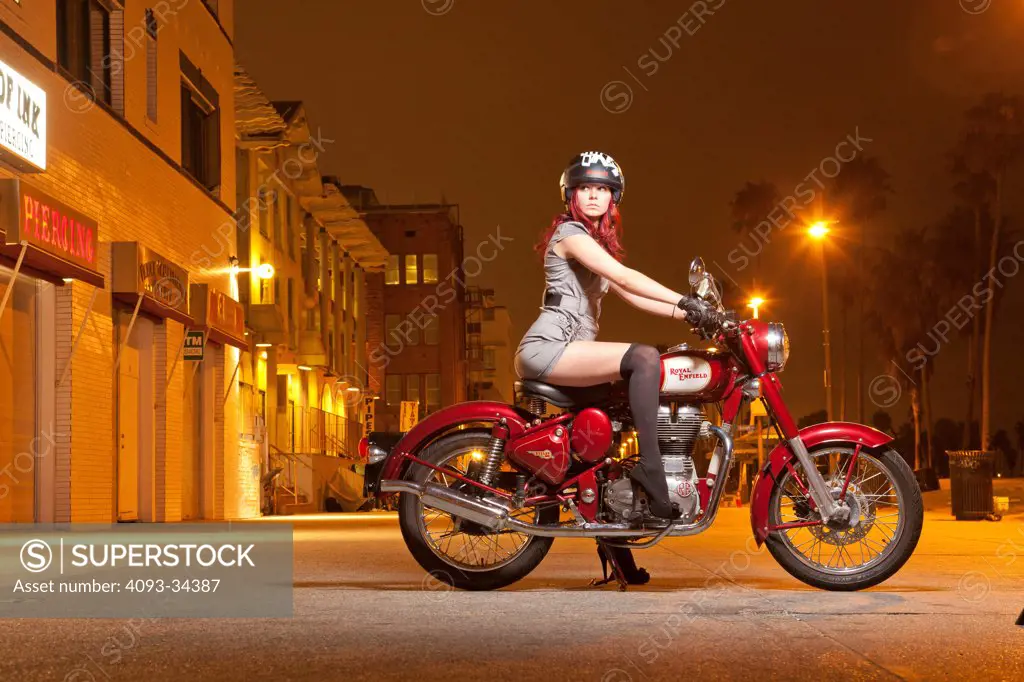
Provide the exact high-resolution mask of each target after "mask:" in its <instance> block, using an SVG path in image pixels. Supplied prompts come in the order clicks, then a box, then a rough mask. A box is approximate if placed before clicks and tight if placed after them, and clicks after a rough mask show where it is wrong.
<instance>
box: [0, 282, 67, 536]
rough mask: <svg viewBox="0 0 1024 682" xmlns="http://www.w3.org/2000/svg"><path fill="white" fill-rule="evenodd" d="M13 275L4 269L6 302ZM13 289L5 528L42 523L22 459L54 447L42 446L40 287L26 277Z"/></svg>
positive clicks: (6, 324)
mask: <svg viewBox="0 0 1024 682" xmlns="http://www.w3.org/2000/svg"><path fill="white" fill-rule="evenodd" d="M11 274H12V273H11V271H10V270H7V269H6V268H2V267H0V299H2V298H3V296H4V294H6V293H8V289H9V288H10V287H11V286H12V283H11ZM13 287H14V290H13V292H11V296H10V297H9V298H8V300H7V308H6V310H5V311H4V315H3V317H2V318H0V471H3V472H4V474H3V480H2V481H0V492H2V493H3V494H2V495H0V523H22V522H24V523H31V522H33V521H35V520H36V519H35V469H34V467H33V466H32V464H31V463H30V464H28V465H26V464H25V457H24V456H21V457H19V455H21V453H26V452H27V453H29V454H32V453H34V452H37V451H40V448H41V447H48V446H40V445H39V442H42V441H44V440H45V439H43V438H39V439H36V436H37V435H39V434H38V433H37V431H38V429H37V424H36V409H37V405H36V400H37V396H36V390H37V389H36V386H37V383H36V381H37V380H36V372H37V369H38V362H37V360H41V358H37V355H36V354H37V352H38V346H37V339H38V329H39V327H38V325H39V323H40V320H39V316H38V314H37V300H38V298H37V291H38V287H37V285H36V284H35V283H34V282H33V281H31V280H29V279H28V278H27V277H26V276H25V275H24V274H22V275H21V276H20V277H19V278H18V279H17V280H16V281H15V282H14V285H13ZM39 426H41V427H42V428H43V429H50V430H51V431H52V430H53V428H54V426H53V425H52V424H50V425H47V424H42V425H39ZM33 444H35V445H33Z"/></svg>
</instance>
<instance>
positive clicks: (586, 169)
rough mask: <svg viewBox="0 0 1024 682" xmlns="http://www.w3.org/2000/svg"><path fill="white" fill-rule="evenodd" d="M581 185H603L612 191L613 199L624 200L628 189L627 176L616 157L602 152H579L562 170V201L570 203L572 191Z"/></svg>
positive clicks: (616, 200) (615, 200) (560, 181)
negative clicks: (623, 196) (624, 174)
mask: <svg viewBox="0 0 1024 682" xmlns="http://www.w3.org/2000/svg"><path fill="white" fill-rule="evenodd" d="M580 185H602V186H604V187H607V188H608V189H610V190H611V191H612V201H614V202H615V203H616V204H618V203H620V202H621V201H622V195H623V193H624V192H625V191H626V178H625V176H623V174H622V169H621V168H620V167H619V164H617V163H616V162H615V159H613V158H612V157H610V156H608V155H607V154H604V153H602V152H583V153H582V154H577V155H576V156H574V157H573V158H572V160H571V161H570V162H569V166H568V167H567V168H566V169H565V170H564V171H562V177H561V179H560V180H559V181H558V186H559V188H560V189H561V193H562V201H563V202H565V203H566V204H568V203H569V202H570V200H571V199H572V191H573V190H574V189H575V188H577V187H579V186H580Z"/></svg>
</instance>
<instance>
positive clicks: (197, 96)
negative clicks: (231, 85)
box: [180, 53, 221, 194]
mask: <svg viewBox="0 0 1024 682" xmlns="http://www.w3.org/2000/svg"><path fill="white" fill-rule="evenodd" d="M180 65H181V77H182V78H181V166H182V168H184V169H185V171H187V172H188V174H189V175H191V176H192V177H193V178H195V179H196V181H197V182H198V183H199V184H201V185H202V186H203V187H205V188H206V189H208V190H209V191H210V192H213V193H214V194H216V193H217V192H219V190H220V176H221V167H220V108H219V106H220V98H219V97H218V95H217V91H216V90H214V88H213V86H212V85H210V82H209V81H207V80H206V78H205V77H204V76H203V74H202V72H201V71H200V70H199V69H198V68H197V67H196V66H195V65H194V64H192V62H191V61H189V59H188V58H187V57H186V56H185V55H184V53H180Z"/></svg>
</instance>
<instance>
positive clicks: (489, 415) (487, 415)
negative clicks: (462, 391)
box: [378, 400, 529, 494]
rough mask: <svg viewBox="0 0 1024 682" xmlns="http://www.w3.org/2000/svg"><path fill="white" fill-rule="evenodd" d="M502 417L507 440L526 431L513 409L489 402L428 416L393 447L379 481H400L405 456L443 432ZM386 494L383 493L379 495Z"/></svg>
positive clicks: (482, 401)
mask: <svg viewBox="0 0 1024 682" xmlns="http://www.w3.org/2000/svg"><path fill="white" fill-rule="evenodd" d="M503 417H504V419H505V423H506V425H507V426H508V430H509V438H514V437H515V436H518V435H519V434H521V433H522V432H523V431H525V430H526V429H527V428H528V427H529V423H528V422H527V419H526V418H525V417H524V416H523V414H522V413H520V412H519V411H518V410H517V409H516V408H514V407H512V406H511V405H506V404H505V403H499V402H492V401H488V400H473V401H470V402H465V403H458V404H456V405H452V406H451V407H446V408H444V409H441V410H438V411H437V412H433V413H431V414H430V415H429V416H428V417H427V418H426V419H424V420H423V421H421V422H419V423H418V424H416V426H414V427H412V428H411V429H409V431H408V432H407V433H406V434H405V435H404V436H402V439H401V440H400V441H398V442H397V443H396V444H395V447H394V448H392V450H391V453H390V454H389V455H388V458H387V460H385V462H384V467H383V468H382V469H381V475H380V480H382V481H386V480H394V479H397V478H399V477H400V475H401V471H402V465H403V464H404V463H405V461H406V460H405V456H406V455H409V454H415V453H417V452H419V451H420V449H422V448H423V446H424V445H426V444H427V443H429V442H430V441H432V440H434V439H435V438H436V437H437V436H439V435H440V434H442V433H444V432H445V431H449V430H451V429H452V428H453V427H455V426H458V425H460V424H466V423H470V422H490V423H493V422H497V421H499V420H500V419H502V418H503ZM378 494H386V493H378Z"/></svg>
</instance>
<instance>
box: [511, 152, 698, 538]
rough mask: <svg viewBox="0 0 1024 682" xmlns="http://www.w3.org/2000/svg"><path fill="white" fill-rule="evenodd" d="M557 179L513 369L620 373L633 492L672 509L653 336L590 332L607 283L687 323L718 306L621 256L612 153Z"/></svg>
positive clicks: (640, 304)
mask: <svg viewBox="0 0 1024 682" xmlns="http://www.w3.org/2000/svg"><path fill="white" fill-rule="evenodd" d="M559 184H560V186H561V192H562V200H563V202H564V203H565V205H566V212H565V213H564V214H562V215H560V216H558V217H557V218H555V220H554V222H553V223H552V224H551V227H550V228H548V230H547V231H546V232H545V234H544V237H543V239H542V240H541V242H540V243H539V244H538V245H537V250H538V251H539V252H540V253H541V254H542V256H543V258H544V279H545V291H544V301H543V305H542V307H541V313H540V316H539V317H538V318H537V321H536V322H534V323H533V325H532V326H531V327H530V329H529V330H528V331H527V332H526V335H525V336H524V337H523V340H522V341H521V342H520V344H519V348H518V349H517V350H516V355H515V367H516V373H517V374H518V375H519V377H520V378H522V379H535V380H538V381H543V382H545V383H549V384H554V385H558V386H591V385H594V384H600V383H605V382H609V381H616V380H618V379H620V378H621V379H625V380H627V381H628V391H629V406H630V411H631V412H632V414H633V421H634V423H635V425H636V428H637V432H638V440H639V446H640V447H639V450H640V462H639V464H637V465H636V466H635V467H633V470H632V472H631V474H630V478H631V481H632V485H633V495H634V500H636V499H637V497H638V492H639V491H638V488H643V490H644V492H645V493H646V497H647V507H648V510H649V511H650V513H651V514H653V515H654V516H657V517H661V518H664V519H675V518H679V515H680V514H679V509H678V507H677V506H676V505H673V504H671V503H670V501H669V494H668V484H667V481H666V477H665V468H664V465H663V464H662V460H661V452H660V450H659V448H658V425H657V414H658V394H659V391H660V382H661V363H660V354H659V353H658V350H657V349H656V348H655V347H654V346H648V345H644V344H639V343H609V342H604V341H595V340H594V339H595V338H596V337H597V331H598V323H597V320H598V318H599V317H600V315H601V299H602V297H603V296H604V295H605V293H607V292H608V290H609V288H610V289H611V290H613V291H614V292H615V293H617V294H618V295H619V296H621V297H622V298H623V299H625V300H626V302H627V303H629V304H631V305H633V306H635V307H637V308H639V309H640V310H644V311H647V312H649V313H652V314H654V315H659V316H661V317H670V318H673V319H678V320H680V321H682V320H686V321H687V322H688V323H689V324H690V325H692V326H694V327H704V326H705V325H711V324H714V323H715V319H713V317H714V316H715V315H716V313H714V312H712V311H709V309H708V308H707V306H705V305H703V304H702V303H701V302H700V301H698V300H696V299H695V298H693V297H691V296H684V295H683V294H680V293H679V292H678V291H673V290H672V289H669V288H668V287H665V286H662V285H661V284H658V283H657V282H655V281H654V280H653V279H651V278H650V277H647V276H646V275H644V274H643V273H641V272H638V271H636V270H633V269H630V268H627V267H626V266H625V265H623V264H622V262H621V259H622V255H623V252H622V246H621V244H620V238H621V234H622V220H621V218H620V216H619V207H618V205H619V202H620V201H622V193H623V190H624V189H625V180H624V178H623V176H622V169H621V168H620V167H619V165H618V164H617V163H616V162H615V160H614V159H612V157H610V156H608V155H607V154H602V153H601V152H584V153H583V154H579V155H578V156H576V157H575V158H573V159H572V161H571V162H570V163H569V167H568V168H566V169H565V171H564V172H563V173H562V178H561V180H560V182H559Z"/></svg>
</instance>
